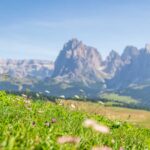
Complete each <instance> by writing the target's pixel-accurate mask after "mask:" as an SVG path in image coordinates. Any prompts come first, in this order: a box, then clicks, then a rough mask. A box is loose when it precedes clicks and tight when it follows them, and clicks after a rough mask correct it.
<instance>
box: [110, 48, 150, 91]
mask: <svg viewBox="0 0 150 150" xmlns="http://www.w3.org/2000/svg"><path fill="white" fill-rule="evenodd" d="M127 51H128V53H127ZM122 56H123V58H124V62H125V65H124V66H123V67H122V68H121V69H120V71H119V72H117V73H116V75H115V76H114V78H112V79H111V80H110V85H111V87H112V88H113V89H114V88H117V89H120V88H121V89H122V88H127V87H129V86H132V85H136V84H142V83H143V82H146V81H149V80H150V47H148V45H146V47H145V48H144V49H141V50H139V51H138V50H136V49H135V48H134V49H133V47H131V49H130V48H129V47H128V50H127V49H125V52H124V53H123V55H122ZM125 56H126V57H125Z"/></svg>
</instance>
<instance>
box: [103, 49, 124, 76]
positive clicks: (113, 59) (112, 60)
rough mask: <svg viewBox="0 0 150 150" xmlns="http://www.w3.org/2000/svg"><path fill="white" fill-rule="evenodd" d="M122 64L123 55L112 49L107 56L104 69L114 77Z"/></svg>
mask: <svg viewBox="0 0 150 150" xmlns="http://www.w3.org/2000/svg"><path fill="white" fill-rule="evenodd" d="M122 65H123V62H122V60H121V56H120V55H119V54H118V53H117V52H116V51H114V50H112V51H111V52H110V53H109V55H108V57H107V58H106V61H105V69H104V71H105V72H106V73H108V74H109V76H110V77H112V76H114V75H115V73H116V72H117V71H118V70H119V69H120V67H121V66H122Z"/></svg>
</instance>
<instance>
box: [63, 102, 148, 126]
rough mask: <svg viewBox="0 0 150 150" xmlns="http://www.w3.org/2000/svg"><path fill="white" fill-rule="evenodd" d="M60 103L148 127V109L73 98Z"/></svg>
mask: <svg viewBox="0 0 150 150" xmlns="http://www.w3.org/2000/svg"><path fill="white" fill-rule="evenodd" d="M62 103H63V105H64V106H67V107H70V105H71V104H74V105H75V106H76V108H75V110H78V111H83V112H86V113H89V114H97V115H102V116H105V117H106V118H108V119H111V120H120V121H126V122H129V123H132V124H134V125H136V126H139V127H146V128H150V111H145V110H137V109H129V108H121V107H109V106H108V107H107V106H104V105H100V104H98V103H92V102H81V101H73V100H63V101H62Z"/></svg>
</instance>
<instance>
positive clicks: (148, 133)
mask: <svg viewBox="0 0 150 150" xmlns="http://www.w3.org/2000/svg"><path fill="white" fill-rule="evenodd" d="M72 103H73V102H72ZM72 103H70V104H72ZM59 104H60V103H59ZM59 104H54V103H51V102H44V101H36V102H35V101H31V102H29V101H26V100H24V99H23V98H21V97H16V96H12V95H5V94H2V93H1V92H0V149H9V150H15V149H19V150H21V149H27V150H28V149H29V150H32V149H45V150H47V149H62V150H63V149H64V150H66V149H70V150H73V149H84V150H85V149H91V148H92V147H93V146H94V145H98V146H102V145H107V146H110V147H112V148H113V149H114V150H118V149H119V147H124V148H125V149H133V150H141V149H146V148H147V149H148V148H149V149H150V142H149V141H150V130H149V129H142V128H137V127H135V126H132V125H130V124H128V123H123V122H122V123H119V124H118V122H116V121H110V120H108V119H106V118H105V117H102V116H99V115H96V114H91V113H85V112H83V109H82V111H79V110H75V109H76V108H74V109H73V108H71V109H68V107H69V108H70V104H63V105H66V106H67V108H66V107H64V106H60V105H59ZM61 104H62V103H61ZM82 105H83V104H82ZM80 106H81V104H80ZM75 107H78V106H75ZM90 107H91V106H89V108H90ZM89 108H88V109H89ZM72 109H73V110H72ZM86 111H87V110H86ZM89 111H91V110H89ZM52 118H55V119H56V120H57V121H56V123H50V126H47V125H45V122H46V121H47V122H51V119H52ZM86 118H92V119H95V120H97V121H98V122H100V123H102V124H104V125H107V126H108V127H109V128H110V129H111V130H110V133H109V134H108V135H104V134H101V133H97V132H95V131H92V130H91V129H88V128H84V127H83V121H84V120H85V119H86ZM33 122H34V124H33ZM62 135H73V136H79V137H80V138H81V141H80V143H79V144H78V145H71V144H65V145H59V144H58V143H57V138H58V137H59V136H62ZM112 140H113V141H114V142H113V143H112Z"/></svg>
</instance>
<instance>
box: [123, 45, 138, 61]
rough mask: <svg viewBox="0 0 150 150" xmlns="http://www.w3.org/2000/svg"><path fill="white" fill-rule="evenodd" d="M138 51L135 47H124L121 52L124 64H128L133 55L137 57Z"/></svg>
mask: <svg viewBox="0 0 150 150" xmlns="http://www.w3.org/2000/svg"><path fill="white" fill-rule="evenodd" d="M139 53H140V52H139V50H138V49H137V48H136V47H134V46H127V47H126V48H125V49H124V52H123V54H122V56H121V58H122V60H123V61H124V62H125V63H126V64H129V63H130V62H131V60H132V59H134V58H135V57H137V56H138V55H139Z"/></svg>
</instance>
